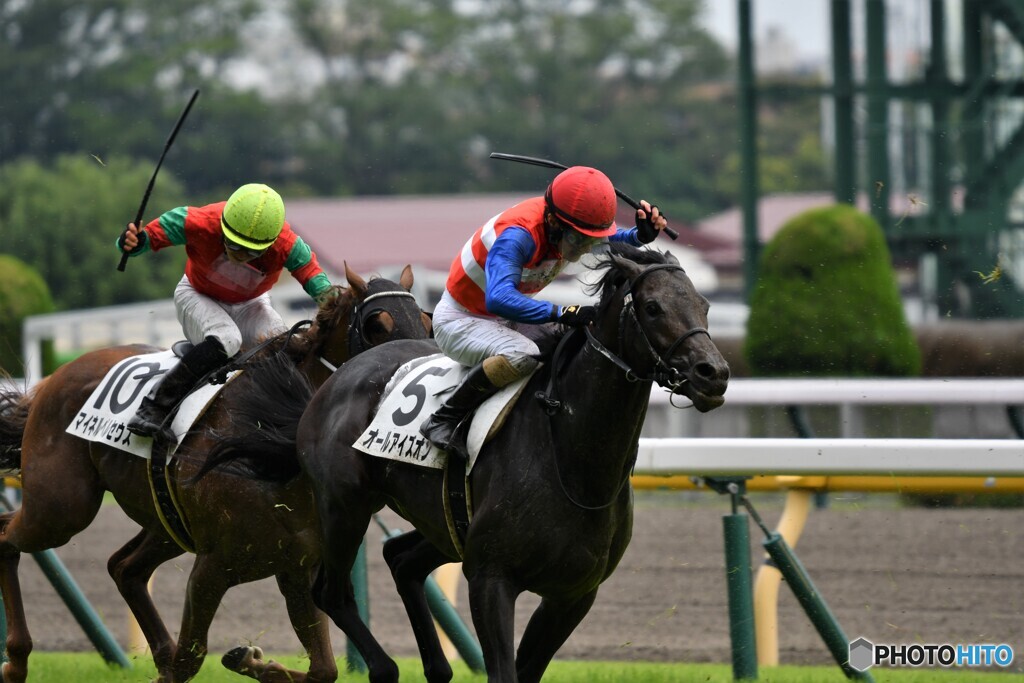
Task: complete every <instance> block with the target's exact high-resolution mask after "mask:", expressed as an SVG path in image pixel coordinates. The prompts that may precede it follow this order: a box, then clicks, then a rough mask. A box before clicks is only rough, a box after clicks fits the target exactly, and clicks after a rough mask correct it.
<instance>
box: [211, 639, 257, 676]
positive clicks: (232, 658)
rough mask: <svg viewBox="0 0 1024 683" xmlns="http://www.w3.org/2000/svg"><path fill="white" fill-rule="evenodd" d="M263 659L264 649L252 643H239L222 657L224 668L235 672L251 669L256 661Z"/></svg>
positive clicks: (221, 661)
mask: <svg viewBox="0 0 1024 683" xmlns="http://www.w3.org/2000/svg"><path fill="white" fill-rule="evenodd" d="M262 659H263V650H261V649H260V648H258V647H255V646H252V645H239V646H238V647H236V648H234V649H233V650H231V651H229V652H227V653H225V655H224V656H223V657H221V658H220V663H221V664H223V665H224V668H225V669H227V670H229V671H234V672H235V673H238V674H240V673H245V672H246V671H251V670H252V669H253V665H254V664H255V663H256V662H261V661H262Z"/></svg>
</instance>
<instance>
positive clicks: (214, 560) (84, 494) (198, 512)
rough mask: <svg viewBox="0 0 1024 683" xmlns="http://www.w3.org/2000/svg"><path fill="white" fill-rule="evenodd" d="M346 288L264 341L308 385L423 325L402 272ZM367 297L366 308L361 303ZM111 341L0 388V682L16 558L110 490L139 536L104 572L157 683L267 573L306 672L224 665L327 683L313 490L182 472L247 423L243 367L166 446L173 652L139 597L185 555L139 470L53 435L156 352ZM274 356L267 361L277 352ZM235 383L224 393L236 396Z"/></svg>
mask: <svg viewBox="0 0 1024 683" xmlns="http://www.w3.org/2000/svg"><path fill="white" fill-rule="evenodd" d="M346 275H347V277H348V282H349V288H348V289H341V288H339V296H338V298H337V299H336V301H335V302H334V304H332V305H330V306H329V307H328V309H327V310H324V311H321V312H320V313H319V314H318V316H317V319H316V321H315V322H314V323H313V325H312V326H311V327H310V329H309V330H308V331H306V332H304V333H302V332H300V333H297V334H295V335H281V337H279V338H277V339H275V340H274V343H272V344H270V345H268V353H270V350H271V349H276V350H282V349H283V350H284V352H285V353H286V354H287V355H288V356H289V357H290V358H291V359H292V361H293V363H294V365H293V366H292V367H298V369H299V370H300V371H301V374H302V376H303V377H304V378H305V380H308V382H309V384H310V385H311V386H319V385H320V384H322V383H323V382H324V381H326V380H327V378H328V377H329V376H330V374H331V370H330V369H328V366H335V367H336V366H340V365H341V364H342V363H344V362H345V361H346V360H348V358H349V356H350V353H351V352H358V351H359V350H361V349H363V348H365V347H369V346H375V345H377V344H380V343H382V342H384V341H387V340H389V339H397V338H413V339H424V338H427V337H428V336H429V333H430V320H429V318H428V317H427V316H426V315H425V314H424V313H423V312H422V310H420V308H419V306H417V305H416V302H415V300H414V299H413V298H412V296H411V294H409V292H408V290H409V289H410V288H411V286H412V281H413V276H412V270H411V268H410V267H408V266H406V268H405V270H404V271H403V272H402V275H401V278H400V282H399V283H398V284H396V283H394V282H390V281H388V280H384V279H382V278H375V279H371V280H370V281H369V282H368V283H367V282H366V281H364V280H363V279H362V278H360V277H359V276H358V275H356V274H355V273H352V272H351V271H348V269H347V268H346ZM370 299H373V300H374V305H373V306H372V307H371V306H369V305H364V306H361V304H363V303H365V302H368V301H369V300H370ZM156 350H157V349H153V348H150V347H145V346H138V345H135V346H120V347H113V348H108V349H102V350H98V351H94V352H91V353H88V354H85V355H83V356H82V357H80V358H78V359H77V360H74V361H72V362H70V363H68V364H66V365H64V366H62V367H61V368H59V369H58V370H57V371H56V372H55V373H54V374H53V375H51V376H50V377H48V378H46V379H45V380H44V381H42V382H41V383H40V384H39V385H37V386H36V387H35V388H34V389H33V390H32V391H30V392H28V393H27V394H23V393H21V392H17V391H14V392H10V391H8V392H4V393H0V467H20V469H21V478H22V481H21V483H22V491H23V500H22V506H21V508H20V509H19V510H17V511H15V512H13V513H8V514H5V515H2V516H0V590H2V592H3V602H4V607H5V609H6V615H7V625H8V634H7V655H8V657H9V661H8V662H7V663H5V664H4V665H3V669H2V674H3V680H4V681H5V683H21V682H22V681H24V680H25V679H26V676H27V674H28V656H29V653H30V651H31V649H32V641H31V638H30V636H29V632H28V627H27V625H26V622H25V614H24V611H23V607H22V598H21V592H20V588H19V585H18V562H19V559H20V556H21V553H24V552H36V551H41V550H45V549H48V548H55V547H58V546H61V545H63V544H65V543H67V542H68V541H69V540H70V539H71V538H72V537H73V536H74V535H75V534H77V533H78V532H80V531H82V530H83V529H85V528H86V526H88V525H89V524H90V523H91V522H92V520H93V519H94V518H95V516H96V513H97V512H98V510H99V507H100V504H101V502H102V500H103V493H104V491H111V492H112V493H113V495H114V498H116V500H117V502H118V503H119V504H120V505H121V507H122V509H123V510H124V511H125V513H126V514H127V515H128V516H129V517H131V518H132V519H133V520H134V521H135V522H137V523H138V524H139V525H140V526H141V527H142V531H140V532H139V534H138V535H137V536H135V538H133V539H132V540H131V541H129V542H128V543H127V544H126V545H125V546H124V547H122V548H121V549H120V550H118V551H117V552H116V553H114V555H113V556H112V557H111V558H110V560H109V562H108V565H107V566H108V570H109V572H110V575H111V576H112V577H113V579H114V582H115V583H116V584H117V588H118V590H119V591H120V592H121V595H122V596H124V599H125V601H126V602H127V603H128V606H129V607H130V608H131V611H132V613H133V614H134V615H135V618H136V619H137V620H138V622H139V625H140V626H141V628H142V631H143V633H144V634H145V637H146V640H147V642H148V643H149V646H150V649H151V650H152V652H153V659H154V661H155V663H156V667H157V670H158V672H159V679H158V680H159V681H160V683H174V682H179V681H187V680H188V679H190V678H192V677H193V676H195V674H196V672H198V670H199V668H200V666H202V663H203V660H204V658H205V656H206V652H207V650H206V647H207V634H208V631H209V626H210V623H211V621H212V620H213V616H214V613H215V612H216V611H217V607H218V605H219V604H220V602H221V599H222V598H223V596H224V593H225V592H226V591H227V590H228V588H230V587H232V586H235V585H238V584H240V583H246V582H249V581H256V580H258V579H263V578H266V577H268V576H274V577H275V578H276V579H277V583H278V586H279V587H280V590H281V593H282V594H283V595H284V598H285V601H286V603H287V608H288V616H289V619H290V620H291V623H292V627H293V628H294V629H295V634H296V635H297V636H298V638H299V640H300V641H301V642H302V644H303V646H304V647H305V648H306V651H307V652H308V653H309V657H310V666H309V672H308V674H304V673H302V672H298V671H289V670H287V669H285V668H284V667H283V666H281V665H280V664H277V663H275V662H272V661H263V660H262V658H261V653H259V651H258V650H256V649H254V648H237V649H236V650H234V651H232V653H229V655H228V656H226V657H225V666H228V668H231V669H233V670H235V671H237V672H238V673H242V674H245V675H247V676H250V677H252V678H256V679H257V680H260V681H264V682H265V683H277V682H283V681H289V682H295V681H307V682H309V683H312V682H314V681H315V682H317V683H320V682H323V681H334V680H335V679H336V678H337V675H338V671H337V666H336V664H335V661H334V655H333V652H332V650H331V644H330V639H329V635H328V630H327V620H326V618H324V616H323V614H322V613H320V612H319V611H318V610H317V609H316V607H315V606H314V604H313V602H312V600H311V597H310V583H311V574H310V572H311V570H312V568H314V567H315V566H316V565H317V561H318V557H319V545H318V538H317V532H316V529H317V524H316V521H315V519H316V518H315V509H314V506H313V499H312V493H311V490H310V487H309V485H308V484H307V483H306V482H305V480H304V479H302V478H297V479H292V480H291V481H289V482H287V483H285V484H283V485H282V484H274V483H267V482H259V481H252V480H247V479H244V478H241V477H237V476H232V475H231V474H228V473H223V472H211V473H209V474H207V475H206V476H204V477H203V478H202V479H198V480H192V477H193V476H194V475H195V474H196V473H197V472H198V471H199V469H200V468H201V467H202V465H203V462H204V460H205V457H206V453H208V452H209V451H210V449H211V447H212V445H213V444H214V443H217V442H218V441H220V440H223V439H224V438H226V437H231V436H232V435H233V434H237V433H239V432H251V431H254V430H257V429H259V425H254V424H251V423H246V422H244V421H239V420H237V419H236V417H235V415H234V414H233V411H232V406H233V404H234V402H235V401H236V400H238V399H239V397H240V396H239V394H240V393H243V392H244V391H245V388H244V387H245V386H246V384H248V383H252V382H255V383H257V384H258V382H259V376H260V374H259V373H260V372H261V368H262V367H263V366H267V367H270V366H272V365H273V363H262V364H261V363H253V362H252V361H255V360H257V359H258V358H259V356H254V357H253V359H251V360H250V362H249V363H248V364H247V365H246V369H245V372H243V374H242V376H241V377H240V378H239V380H241V379H242V378H248V379H247V382H241V381H235V382H232V383H229V384H228V385H227V386H226V387H224V389H223V390H222V391H221V393H220V394H219V395H218V397H217V399H216V400H215V402H214V403H213V404H212V405H211V407H210V408H209V409H208V410H207V412H206V413H205V414H204V415H203V416H202V417H201V418H200V421H199V422H198V423H197V424H196V425H194V426H193V428H192V430H191V431H190V433H189V434H188V435H187V436H186V437H185V439H184V441H183V442H182V443H181V445H180V446H179V448H178V451H177V453H176V460H175V463H176V464H175V465H174V469H173V472H172V479H173V481H172V483H171V485H172V486H174V487H176V489H177V496H178V500H179V504H180V507H181V509H182V513H183V517H184V518H185V521H186V522H187V524H188V526H189V527H190V529H191V533H192V540H193V541H194V547H195V553H196V559H195V564H194V566H193V568H192V572H191V575H190V576H189V581H188V592H187V595H186V599H185V609H184V614H183V616H182V623H181V631H180V634H179V637H178V641H177V643H175V642H174V641H173V640H172V639H171V636H170V634H169V633H168V631H167V628H166V626H165V625H164V623H163V621H162V620H161V618H160V615H159V614H158V612H157V610H156V607H155V606H154V604H153V601H152V599H151V597H150V595H149V592H148V590H147V582H148V580H149V578H150V576H151V575H152V574H153V572H154V571H155V569H156V568H157V567H158V566H159V565H161V564H163V563H164V562H166V561H167V560H170V559H172V558H174V557H177V556H179V555H181V554H183V553H184V552H185V551H184V550H183V549H182V548H181V547H180V546H179V545H178V544H177V543H175V541H174V540H172V536H171V535H170V534H169V533H168V532H167V531H165V529H164V526H163V525H162V523H161V521H160V518H159V514H158V511H157V509H156V508H155V507H154V502H153V494H152V493H151V492H150V486H149V483H148V479H147V462H146V461H145V460H143V459H142V458H138V457H134V456H131V455H129V454H126V453H124V452H120V451H117V450H114V449H112V448H110V447H106V446H103V445H101V444H97V443H92V442H89V441H85V440H83V439H80V438H78V437H75V436H72V435H70V434H68V433H66V432H65V431H64V428H65V426H66V425H68V424H70V422H71V420H72V418H73V417H74V416H75V414H76V411H77V410H78V409H79V407H80V406H81V405H82V404H83V403H84V402H85V400H86V399H87V398H88V397H89V395H90V394H91V393H92V391H93V389H95V388H96V386H97V384H98V383H99V382H100V381H101V380H102V378H103V377H104V376H105V375H106V373H107V371H108V370H109V369H110V368H111V367H112V366H113V365H114V364H115V363H117V362H118V361H120V360H122V359H124V358H126V357H129V356H132V355H138V354H143V353H151V352H153V351H156ZM276 357H277V358H280V356H276ZM236 385H237V387H236Z"/></svg>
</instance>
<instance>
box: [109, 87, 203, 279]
mask: <svg viewBox="0 0 1024 683" xmlns="http://www.w3.org/2000/svg"><path fill="white" fill-rule="evenodd" d="M197 97H199V88H196V91H195V92H194V93H192V97H190V98H189V100H188V104H186V105H185V110H184V111H183V112H181V116H179V117H178V122H177V123H176V124H174V130H172V131H171V135H170V136H169V137H168V138H167V144H165V145H164V151H163V153H162V154H161V155H160V160H159V161H158V162H156V168H154V169H153V177H152V178H150V179H149V185H148V186H147V187H146V194H144V195H142V203H141V204H139V212H138V213H137V214H135V227H136V228H139V229H142V226H141V225H140V223H141V222H142V215H143V214H144V213H145V212H146V204H148V203H149V195H150V193H152V192H153V185H154V184H155V183H156V174H157V173H159V172H160V166H162V165H163V163H164V157H166V156H167V150H169V149H170V148H171V145H172V144H174V138H175V137H177V136H178V131H179V130H181V124H183V123H185V118H186V117H187V116H188V113H189V112H190V111H191V110H192V105H193V104H195V101H196V98H197ZM127 232H128V231H127V229H126V230H125V233H127ZM127 265H128V252H127V251H122V252H121V262H120V263H119V264H117V269H118V270H120V271H121V272H124V269H125V266H127Z"/></svg>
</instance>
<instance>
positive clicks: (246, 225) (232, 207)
mask: <svg viewBox="0 0 1024 683" xmlns="http://www.w3.org/2000/svg"><path fill="white" fill-rule="evenodd" d="M220 227H221V230H222V231H223V232H224V237H225V238H227V239H229V240H231V241H232V242H234V243H236V244H241V245H242V246H243V247H246V248H248V249H255V250H257V251H259V250H263V249H266V248H267V247H269V246H270V245H271V244H273V243H274V240H276V239H277V236H278V235H280V234H281V229H282V228H283V227H284V202H283V201H282V200H281V195H279V194H278V193H277V192H275V191H274V190H273V189H271V188H270V187H267V186H266V185H263V184H261V183H249V184H248V185H242V186H241V187H240V188H238V189H237V190H235V191H234V193H233V194H232V195H231V196H230V197H229V198H228V201H227V204H225V205H224V213H222V214H221V217H220Z"/></svg>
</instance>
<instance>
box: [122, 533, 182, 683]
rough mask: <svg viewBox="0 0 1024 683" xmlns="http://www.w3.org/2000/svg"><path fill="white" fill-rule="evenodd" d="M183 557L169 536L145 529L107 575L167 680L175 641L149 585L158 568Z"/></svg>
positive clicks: (126, 545)
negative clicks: (129, 610)
mask: <svg viewBox="0 0 1024 683" xmlns="http://www.w3.org/2000/svg"><path fill="white" fill-rule="evenodd" d="M182 553H184V551H183V550H182V549H181V548H180V547H178V545H177V544H176V543H174V542H173V541H172V540H170V539H169V538H167V536H165V535H163V534H155V533H153V532H151V531H148V530H146V529H143V530H142V531H141V532H139V534H138V535H136V536H135V538H133V539H132V540H130V541H128V543H126V544H125V545H124V546H123V547H122V548H120V549H119V550H118V551H117V552H115V553H114V554H113V555H111V556H110V559H109V560H108V561H107V571H108V572H110V577H111V578H112V579H114V583H115V584H117V590H118V591H120V593H121V596H122V597H123V598H124V601H125V602H126V603H128V608H129V609H131V611H132V614H133V615H135V620H136V621H138V622H139V628H141V629H142V633H143V634H144V635H145V636H146V642H147V643H149V649H150V651H151V652H152V653H153V662H154V663H155V664H156V669H157V672H158V673H159V675H160V677H161V678H165V679H169V677H170V675H171V672H170V666H171V661H172V660H173V658H174V641H173V640H172V639H171V634H170V633H168V632H167V626H165V625H164V622H163V619H161V618H160V613H159V612H158V611H157V609H156V605H154V604H153V598H152V596H151V595H150V594H149V587H148V583H149V579H150V577H151V576H153V572H154V571H156V568H157V567H159V566H160V565H161V564H163V563H164V562H166V561H167V560H170V559H172V558H175V557H178V556H179V555H181V554H182Z"/></svg>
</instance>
